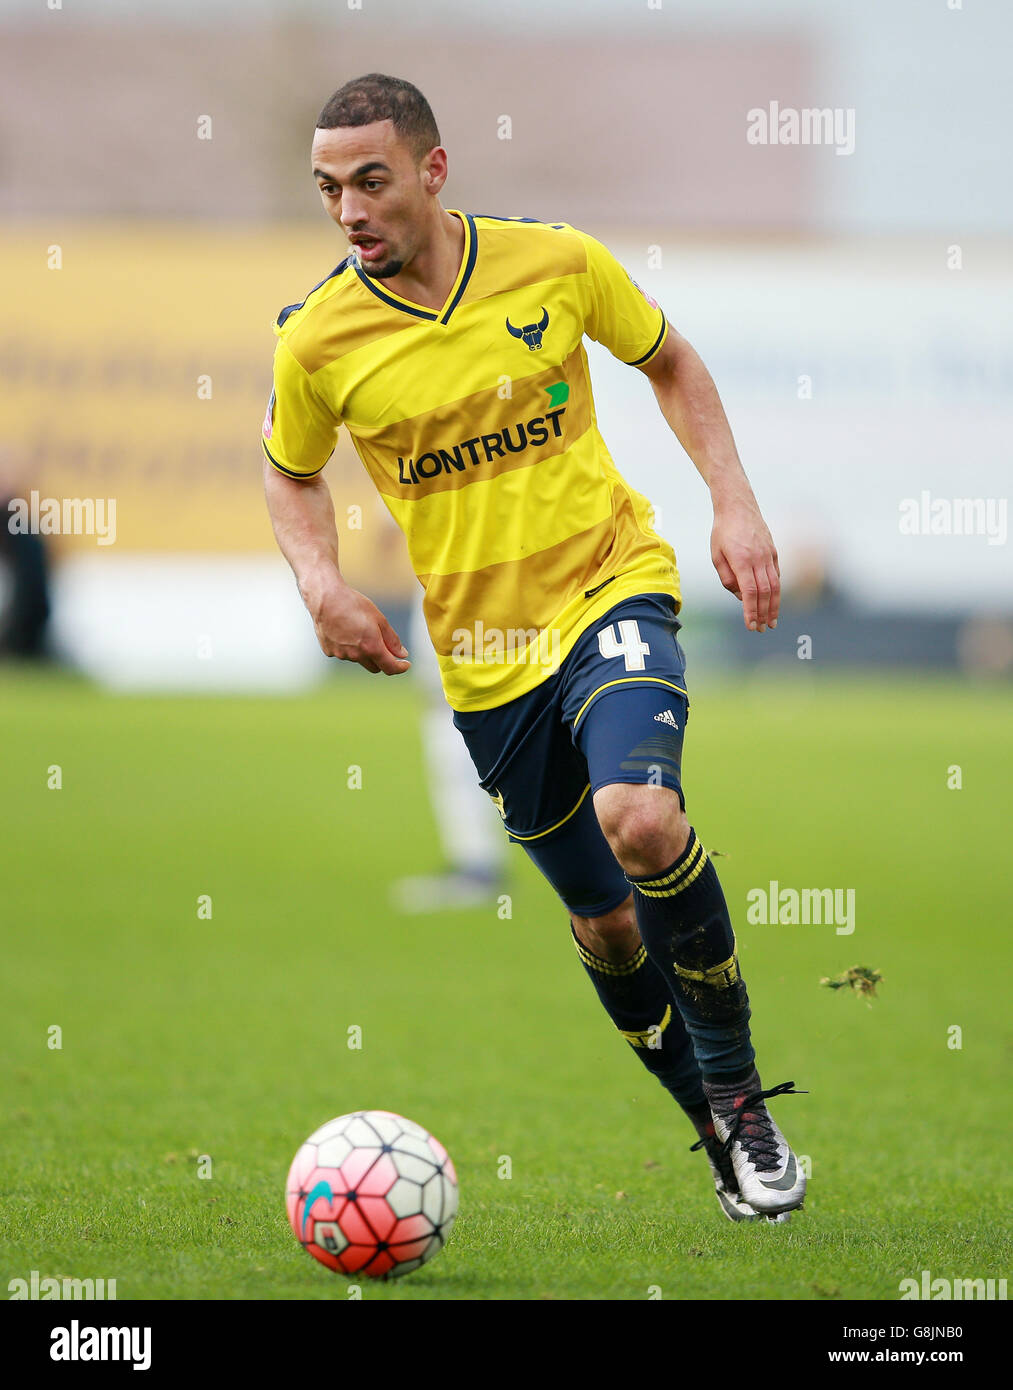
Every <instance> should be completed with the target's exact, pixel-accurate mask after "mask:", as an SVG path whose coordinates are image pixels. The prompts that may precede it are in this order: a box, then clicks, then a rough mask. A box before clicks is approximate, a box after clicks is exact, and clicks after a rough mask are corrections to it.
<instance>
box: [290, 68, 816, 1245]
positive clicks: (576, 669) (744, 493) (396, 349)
mask: <svg viewBox="0 0 1013 1390" xmlns="http://www.w3.org/2000/svg"><path fill="white" fill-rule="evenodd" d="M311 164H312V171H313V177H314V179H315V180H316V183H317V186H318V188H319V191H320V197H321V200H322V202H323V205H324V210H325V211H326V212H327V214H328V215H329V216H330V217H331V218H332V219H333V221H334V222H335V223H337V225H338V226H339V227H340V228H341V230H342V231H343V232H344V234H345V235H346V236H347V238H348V240H349V242H350V243H351V247H352V250H351V253H350V254H349V255H348V256H347V257H345V259H344V260H342V261H341V263H340V264H339V265H338V266H337V267H336V268H335V269H334V270H333V271H332V272H331V274H330V275H328V276H327V278H326V279H325V280H323V281H321V283H320V284H319V285H317V286H316V287H315V288H314V289H313V290H311V291H310V293H309V294H308V295H307V296H306V298H305V299H304V300H303V301H302V302H301V303H299V304H293V305H290V306H289V307H288V308H286V309H283V310H282V311H281V313H280V314H279V316H278V320H277V323H276V324H275V333H276V335H277V337H278V342H277V344H276V347H275V357H274V389H273V391H272V394H271V399H270V402H269V404H268V410H267V416H266V418H265V421H264V429H263V445H264V451H265V454H266V460H265V466H264V477H265V488H266V493H267V503H268V508H269V511H270V515H271V520H272V524H273V526H274V531H275V535H276V537H277V540H278V544H279V546H280V547H281V550H282V552H283V553H284V555H285V556H286V558H287V560H288V561H289V564H290V565H291V567H292V569H293V572H294V574H295V576H296V580H297V582H298V585H299V589H300V592H301V594H302V597H303V600H304V602H305V604H306V607H307V608H308V610H309V612H310V615H311V616H312V618H313V622H314V625H315V629H316V633H317V637H318V639H319V642H320V645H321V647H322V649H323V651H324V652H325V653H327V655H329V656H334V657H337V658H338V659H339V660H342V661H354V662H357V663H358V664H359V665H360V666H363V667H364V668H365V669H366V670H367V671H370V672H372V673H374V674H375V673H379V672H382V673H384V674H385V675H398V674H400V673H402V672H404V671H407V670H408V668H409V665H410V662H409V660H408V652H407V650H406V649H405V647H404V646H403V644H402V642H401V639H400V637H399V636H398V634H397V633H396V632H395V631H394V630H393V628H392V627H391V625H390V623H389V622H388V621H387V619H386V618H385V617H384V615H383V614H382V613H381V612H380V611H379V609H377V608H376V606H375V605H374V604H373V603H372V602H371V601H370V600H369V598H367V597H366V596H365V595H364V594H361V593H358V592H357V591H356V590H355V589H353V588H351V587H350V586H349V584H348V583H347V582H346V580H345V579H344V578H343V577H342V575H341V572H340V569H339V565H338V539H337V531H336V528H335V522H334V511H333V506H332V503H331V498H330V493H329V491H328V488H327V485H326V483H325V482H324V480H323V478H322V477H321V476H320V475H321V470H322V469H323V467H324V465H325V464H326V462H327V460H328V458H329V457H330V455H331V453H332V451H333V449H334V446H335V440H336V436H337V433H338V429H339V427H340V426H341V425H342V424H343V425H344V426H345V428H346V429H347V430H348V432H349V435H350V436H351V439H352V442H353V444H354V446H355V449H356V451H357V453H358V455H359V458H360V459H361V461H362V463H363V465H364V467H365V469H366V471H367V472H368V474H369V476H370V478H371V479H372V480H373V483H374V485H375V486H376V488H377V490H378V491H379V493H380V496H381V497H382V499H383V501H384V503H385V504H386V505H387V507H388V508H389V510H390V512H391V514H392V516H393V517H394V520H395V521H396V522H397V523H398V525H399V526H400V527H401V529H402V530H403V532H404V534H405V537H406V539H407V543H408V551H409V555H410V557H411V560H412V564H413V566H414V569H415V572H416V574H417V575H418V578H419V581H420V582H421V584H422V586H423V588H424V590H425V599H424V606H425V615H426V622H427V625H428V629H429V633H430V636H431V638H432V642H433V646H434V647H435V649H436V652H437V655H438V658H439V662H440V670H441V676H442V681H443V690H444V694H445V695H446V699H447V703H448V704H449V705H450V707H451V709H452V710H453V711H454V713H453V721H454V723H455V725H456V726H457V728H458V730H459V731H460V732H461V734H462V735H463V737H464V740H465V742H466V744H467V746H468V750H469V752H470V754H471V758H472V760H473V762H474V764H475V767H476V769H477V771H478V777H479V782H480V784H481V786H482V787H483V788H484V790H485V791H486V792H488V794H489V796H490V797H491V798H492V800H493V802H494V804H495V805H496V807H497V809H498V811H499V813H500V815H501V816H502V818H503V822H504V825H505V827H506V831H507V834H508V836H509V838H510V839H511V840H513V841H515V842H517V843H519V844H521V845H523V846H524V848H525V850H526V851H527V853H528V854H529V855H530V857H531V859H532V860H533V861H534V863H535V864H536V865H537V866H538V868H539V869H540V870H541V871H542V873H543V874H544V875H545V877H546V878H547V879H548V880H549V882H550V883H551V884H552V886H553V887H554V888H555V890H556V892H557V893H558V894H559V896H560V898H561V899H562V901H563V903H564V905H565V906H566V908H567V909H568V911H569V914H570V923H571V931H572V934H573V939H574V943H575V945H576V949H577V953H578V956H579V959H580V961H581V963H582V964H583V966H584V968H585V970H586V972H587V974H588V975H589V977H590V979H591V981H592V983H593V985H594V987H595V989H596V991H597V993H598V995H599V997H600V999H601V1002H602V1004H603V1005H604V1007H605V1009H606V1010H607V1011H608V1013H609V1015H610V1017H611V1018H612V1021H613V1022H614V1023H615V1025H616V1027H617V1028H618V1029H619V1031H620V1032H621V1033H622V1035H623V1036H624V1037H625V1038H626V1039H627V1040H628V1041H629V1043H630V1044H631V1045H632V1046H633V1048H634V1050H635V1052H636V1055H637V1056H638V1057H639V1058H640V1059H641V1061H642V1062H643V1063H644V1065H645V1066H646V1067H647V1068H648V1070H649V1071H651V1072H653V1073H654V1074H655V1075H656V1076H657V1077H658V1080H659V1081H660V1082H661V1084H662V1085H663V1086H665V1087H666V1088H667V1090H668V1091H669V1092H670V1093H671V1095H672V1096H673V1097H674V1098H675V1099H676V1101H678V1103H679V1104H680V1105H681V1106H682V1108H683V1110H684V1111H685V1112H686V1114H687V1115H688V1116H689V1118H690V1120H691V1121H692V1123H693V1125H694V1127H695V1129H696V1131H697V1134H698V1135H699V1142H698V1143H697V1144H695V1145H694V1146H693V1147H694V1148H701V1147H702V1148H703V1149H704V1150H705V1152H706V1154H707V1156H708V1159H709V1161H710V1164H711V1172H712V1176H713V1179H714V1184H715V1188H716V1191H717V1195H718V1200H719V1202H720V1204H721V1207H722V1210H723V1211H724V1212H725V1214H726V1215H727V1216H729V1217H730V1218H731V1219H732V1220H763V1219H768V1220H778V1219H783V1214H784V1213H787V1212H789V1211H791V1210H794V1209H796V1208H798V1207H799V1206H801V1204H802V1200H803V1198H804V1195H805V1185H806V1184H805V1177H804V1175H803V1173H802V1171H801V1169H800V1168H799V1165H798V1163H797V1161H796V1158H795V1155H794V1154H793V1153H792V1151H791V1149H790V1148H789V1146H788V1144H787V1142H786V1140H785V1138H784V1136H783V1134H782V1133H781V1131H780V1129H779V1128H778V1126H777V1124H776V1123H775V1121H774V1119H773V1117H772V1116H771V1114H770V1112H769V1110H768V1108H767V1105H766V1101H767V1100H768V1099H769V1098H770V1097H771V1096H772V1095H776V1094H782V1093H785V1092H790V1091H791V1089H792V1085H793V1083H791V1082H786V1083H783V1084H782V1085H781V1086H778V1087H774V1088H773V1089H772V1090H764V1089H763V1086H762V1083H761V1081H760V1077H759V1075H758V1073H757V1070H756V1063H755V1054H754V1051H753V1047H752V1044H751V1042H750V1032H749V1018H750V1010H749V1001H748V998H747V995H746V988H745V984H744V983H743V980H742V978H741V975H740V973H739V966H738V959H737V956H736V950H735V937H734V934H733V931H732V924H731V921H730V919H729V915H728V908H727V906H726V904H725V899H724V895H723V893H722V891H721V885H720V883H719V882H718V877H717V874H716V873H715V870H714V866H713V864H712V863H711V861H710V859H709V857H708V855H707V852H706V850H705V849H704V847H703V845H702V844H701V842H700V840H699V839H698V838H697V835H696V832H695V830H694V829H693V827H692V826H691V825H690V823H689V821H688V819H687V816H686V803H685V797H684V795H683V789H682V783H681V762H682V742H683V736H684V732H685V728H686V718H687V714H688V710H689V701H688V696H687V693H686V681H685V675H684V656H683V652H682V649H681V647H680V645H679V642H678V639H677V633H678V631H679V628H680V623H679V620H678V618H677V614H678V612H679V608H680V602H681V600H680V591H679V576H678V571H677V569H676V563H675V555H674V553H673V551H672V549H671V547H670V546H669V545H668V543H667V542H666V541H664V540H663V539H662V538H661V537H660V536H658V535H657V534H656V533H655V531H654V530H653V528H652V526H651V524H650V508H649V504H648V503H647V501H646V499H645V498H644V497H642V496H641V495H640V494H639V493H637V492H635V491H634V490H633V489H632V488H631V487H630V486H629V485H628V484H627V483H626V482H625V481H624V480H623V478H622V477H621V476H620V474H619V472H618V471H617V469H616V467H615V465H614V464H613V462H612V459H611V458H610V456H609V453H608V450H607V449H606V447H605V442H604V440H603V439H602V437H601V435H600V434H599V432H598V428H597V425H596V421H595V412H594V402H593V399H592V395H591V382H590V376H589V370H588V363H587V356H586V353H585V351H584V348H583V342H582V340H583V338H584V336H585V334H586V335H587V336H588V337H590V338H592V339H594V340H595V341H597V342H600V343H603V344H604V345H605V347H607V348H608V350H609V351H610V352H611V353H613V355H614V356H616V357H617V358H619V359H620V360H621V361H623V362H625V363H628V364H629V365H630V366H631V367H634V368H636V369H637V370H638V371H641V372H643V373H644V375H645V376H646V377H647V378H648V380H649V381H650V383H651V386H652V387H653V389H654V393H655V395H656V397H657V400H658V404H659V406H660V408H661V411H662V414H663V415H664V418H665V419H666V421H667V422H668V424H669V425H670V426H671V428H672V430H673V432H674V433H675V435H676V437H677V438H678V439H679V441H680V443H681V444H682V446H683V448H684V449H685V451H686V453H687V454H688V455H689V456H690V458H691V459H692V461H693V463H694V464H695V465H696V468H697V469H698V471H699V472H700V474H701V476H702V477H703V479H704V481H705V483H706V484H707V486H708V487H709V489H710V493H711V497H712V500H713V504H714V528H713V532H712V537H711V554H712V557H713V561H714V565H715V567H716V569H717V571H718V575H719V576H720V578H721V582H722V583H723V584H724V586H725V588H727V589H729V590H730V591H731V592H732V593H733V594H735V595H736V597H737V598H739V599H740V600H741V601H742V605H743V614H744V620H745V623H746V626H747V628H748V629H749V630H750V631H753V632H756V633H763V632H765V631H766V630H767V628H768V627H773V626H774V625H775V624H776V622H777V613H778V601H779V594H780V580H779V574H778V565H777V554H776V551H775V549H774V544H773V541H772V540H771V536H770V532H769V531H768V529H767V526H766V524H765V523H764V520H763V517H762V516H761V515H760V510H759V507H758V506H757V502H756V499H755V497H754V496H753V492H752V490H751V488H750V486H749V483H748V481H747V480H746V477H745V474H744V473H743V470H742V467H741V464H740V463H739V460H738V456H737V454H736V450H735V444H734V442H733V439H732V435H731V431H730V429H729V426H728V422H727V420H726V418H725V414H724V411H723V409H722V407H721V403H720V401H719V399H718V395H717V391H716V389H715V387H714V383H713V381H712V380H711V377H710V375H709V373H708V372H707V370H706V368H705V367H704V365H703V363H702V362H701V361H700V359H699V357H698V356H697V354H696V353H695V352H694V350H693V348H692V347H691V346H690V345H689V343H688V342H686V340H685V339H684V338H682V337H681V336H680V335H679V334H678V333H677V332H676V331H675V330H674V329H673V328H672V327H670V326H669V324H668V322H667V320H666V318H665V314H664V313H663V312H662V310H661V309H660V308H659V307H658V305H657V304H656V303H655V302H654V300H653V299H651V298H650V296H649V295H646V294H645V293H644V292H643V291H642V290H641V289H640V288H639V287H638V286H637V285H636V284H635V283H634V282H633V281H632V280H631V278H630V276H629V275H628V274H627V272H626V271H625V270H624V269H623V268H622V266H620V265H619V264H618V263H617V262H616V260H615V259H614V258H613V257H612V255H611V254H610V253H609V252H608V251H607V250H606V248H605V247H604V246H603V245H602V244H601V243H600V242H598V241H596V240H595V239H594V238H593V237H591V236H589V235H588V234H586V233H585V232H582V231H579V230H577V229H576V228H574V227H572V226H569V225H568V224H566V223H564V222H553V223H544V222H538V221H535V220H533V219H531V218H525V217H492V216H483V215H479V214H473V213H467V212H460V211H456V210H454V209H447V208H444V207H443V205H442V204H441V202H440V198H439V195H440V191H441V189H442V188H443V186H444V183H445V182H446V178H447V152H446V150H445V149H444V148H443V146H442V145H441V143H440V133H439V131H438V129H437V126H436V122H435V120H434V118H433V113H432V111H431V109H430V107H429V104H428V102H427V101H426V100H425V98H424V97H423V95H422V94H421V93H420V92H419V91H418V90H417V88H415V87H413V86H412V85H411V84H410V83H408V82H405V81H402V80H400V79H397V78H392V77H387V76H384V75H383V74H379V73H371V74H369V75H367V76H365V77H360V78H357V79H355V80H354V81H351V82H349V83H347V84H346V85H345V86H343V87H342V88H341V89H340V90H339V91H337V92H335V93H334V95H333V96H332V97H331V98H330V100H329V101H328V102H327V104H326V105H325V107H324V109H323V111H322V112H321V114H320V116H319V118H318V120H317V128H316V131H315V133H314V138H313V145H312V159H311Z"/></svg>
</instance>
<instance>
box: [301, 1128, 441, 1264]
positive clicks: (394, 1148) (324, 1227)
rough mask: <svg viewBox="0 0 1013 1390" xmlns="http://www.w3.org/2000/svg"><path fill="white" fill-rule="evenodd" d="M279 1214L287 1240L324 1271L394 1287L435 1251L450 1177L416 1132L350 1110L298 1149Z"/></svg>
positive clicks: (426, 1137) (437, 1148) (434, 1143)
mask: <svg viewBox="0 0 1013 1390" xmlns="http://www.w3.org/2000/svg"><path fill="white" fill-rule="evenodd" d="M286 1206H287V1208H288V1219H289V1224H290V1225H291V1227H292V1230H293V1232H294V1234H295V1238H296V1240H298V1242H299V1244H300V1245H301V1246H302V1247H303V1249H304V1250H307V1251H308V1252H309V1253H310V1254H311V1255H312V1256H313V1258H314V1259H316V1260H319V1261H320V1263H321V1264H323V1265H326V1266H327V1268H328V1269H332V1270H335V1271H336V1272H337V1273H340V1274H356V1275H364V1276H366V1277H367V1278H377V1279H389V1278H396V1277H397V1276H399V1275H402V1274H409V1273H411V1271H412V1270H413V1269H418V1267H419V1266H420V1265H423V1264H425V1262H426V1261H427V1260H431V1259H432V1257H433V1256H434V1255H435V1254H436V1253H437V1252H438V1251H439V1250H442V1248H443V1246H444V1244H445V1243H446V1240H447V1236H448V1235H449V1234H450V1228H451V1226H452V1225H453V1224H454V1217H455V1216H456V1215H457V1174H456V1173H455V1172H454V1165H453V1163H452V1162H451V1161H450V1158H449V1157H448V1155H447V1151H446V1149H445V1148H444V1147H443V1145H442V1144H441V1143H440V1142H439V1140H438V1139H434V1138H433V1136H432V1135H431V1134H430V1133H429V1131H428V1130H425V1129H423V1128H422V1126H421V1125H417V1124H415V1123H414V1121H412V1120H406V1119H405V1118H404V1117H403V1116H402V1115H395V1114H393V1113H392V1112H391V1111H389V1110H356V1111H354V1112H353V1113H352V1114H349V1115H339V1116H338V1118H337V1119H336V1120H328V1122H327V1123H326V1124H325V1125H321V1127H320V1128H319V1129H318V1130H316V1131H315V1132H314V1133H313V1134H311V1135H310V1137H309V1138H308V1139H307V1140H306V1142H305V1144H303V1145H302V1147H301V1148H300V1149H299V1152H298V1153H297V1154H296V1156H295V1158H294V1159H293V1160H292V1166H291V1168H290V1169H289V1173H288V1183H287V1187H286Z"/></svg>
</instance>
